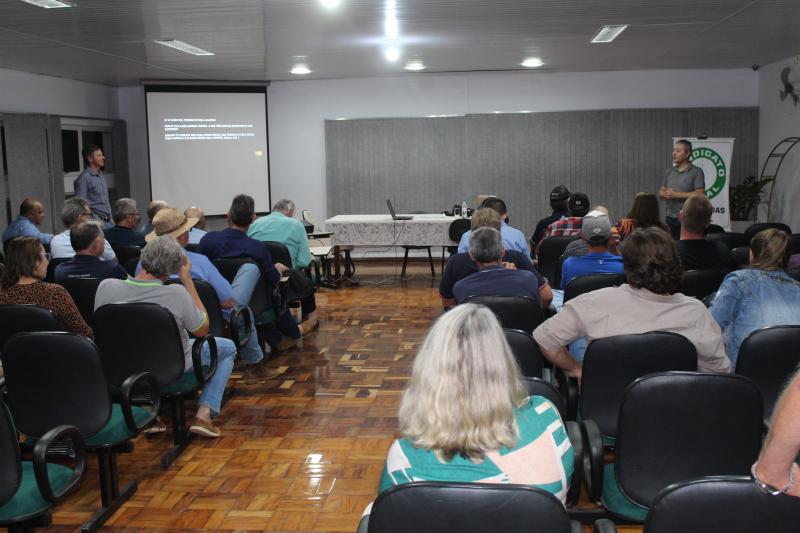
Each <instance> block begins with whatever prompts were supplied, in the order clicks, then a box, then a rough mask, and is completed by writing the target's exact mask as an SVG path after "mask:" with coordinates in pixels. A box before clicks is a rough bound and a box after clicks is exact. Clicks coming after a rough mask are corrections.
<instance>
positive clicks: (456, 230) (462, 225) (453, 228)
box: [447, 218, 472, 243]
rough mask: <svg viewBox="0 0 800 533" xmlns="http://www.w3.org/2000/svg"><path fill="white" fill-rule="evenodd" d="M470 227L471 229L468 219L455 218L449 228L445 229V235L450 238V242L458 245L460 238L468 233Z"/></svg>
mask: <svg viewBox="0 0 800 533" xmlns="http://www.w3.org/2000/svg"><path fill="white" fill-rule="evenodd" d="M470 227H472V222H471V221H470V219H468V218H457V219H455V220H454V221H452V222H451V223H450V226H449V227H448V228H447V235H448V236H449V237H450V240H451V241H453V242H455V243H458V242H461V237H463V236H464V234H465V233H466V232H468V231H469V229H470Z"/></svg>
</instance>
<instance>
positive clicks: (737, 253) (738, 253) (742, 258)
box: [731, 246, 750, 268]
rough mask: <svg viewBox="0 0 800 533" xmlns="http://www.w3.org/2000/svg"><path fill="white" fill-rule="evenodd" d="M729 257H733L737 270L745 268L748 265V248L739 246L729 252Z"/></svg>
mask: <svg viewBox="0 0 800 533" xmlns="http://www.w3.org/2000/svg"><path fill="white" fill-rule="evenodd" d="M731 255H732V256H733V262H734V263H736V266H737V267H738V268H745V267H746V266H747V265H749V264H750V247H749V246H739V247H738V248H734V249H733V250H731Z"/></svg>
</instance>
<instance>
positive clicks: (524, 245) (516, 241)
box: [458, 196, 530, 254]
mask: <svg viewBox="0 0 800 533" xmlns="http://www.w3.org/2000/svg"><path fill="white" fill-rule="evenodd" d="M481 207H488V208H490V209H494V210H495V211H497V214H498V215H500V220H502V222H501V224H500V235H502V236H503V246H504V247H505V249H506V250H514V251H516V252H520V253H523V254H527V253H530V252H529V250H528V241H527V240H526V239H525V234H524V233H522V232H521V231H520V230H518V229H516V228H512V227H511V226H509V225H508V222H507V220H508V209H506V203H505V202H504V201H503V200H501V199H500V198H498V197H496V196H490V197H489V198H487V199H486V200H484V201H483V203H482V204H481ZM470 235H471V231H467V232H465V233H464V234H463V235H462V236H461V241H460V242H459V243H458V252H459V253H467V251H468V250H469V238H470Z"/></svg>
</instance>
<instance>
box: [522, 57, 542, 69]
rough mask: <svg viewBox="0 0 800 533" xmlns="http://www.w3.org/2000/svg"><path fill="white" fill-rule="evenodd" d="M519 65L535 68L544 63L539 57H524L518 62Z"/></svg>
mask: <svg viewBox="0 0 800 533" xmlns="http://www.w3.org/2000/svg"><path fill="white" fill-rule="evenodd" d="M520 65H522V66H523V67H528V68H537V67H541V66H542V65H544V63H543V62H542V59H541V58H540V57H528V58H526V59H525V61H523V62H522V63H520Z"/></svg>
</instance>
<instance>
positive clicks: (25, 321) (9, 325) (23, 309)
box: [0, 304, 64, 352]
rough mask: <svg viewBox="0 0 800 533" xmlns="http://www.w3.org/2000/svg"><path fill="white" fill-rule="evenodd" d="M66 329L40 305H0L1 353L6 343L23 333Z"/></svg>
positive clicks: (51, 313)
mask: <svg viewBox="0 0 800 533" xmlns="http://www.w3.org/2000/svg"><path fill="white" fill-rule="evenodd" d="M62 329H64V328H63V327H62V326H61V324H59V323H58V319H56V316H55V315H54V314H53V312H52V311H51V310H49V309H45V308H44V307H39V306H38V305H27V304H26V305H0V352H2V351H3V346H4V345H5V343H6V341H7V340H8V339H10V338H11V337H12V336H13V335H15V334H17V333H21V332H23V331H60V330H62Z"/></svg>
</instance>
